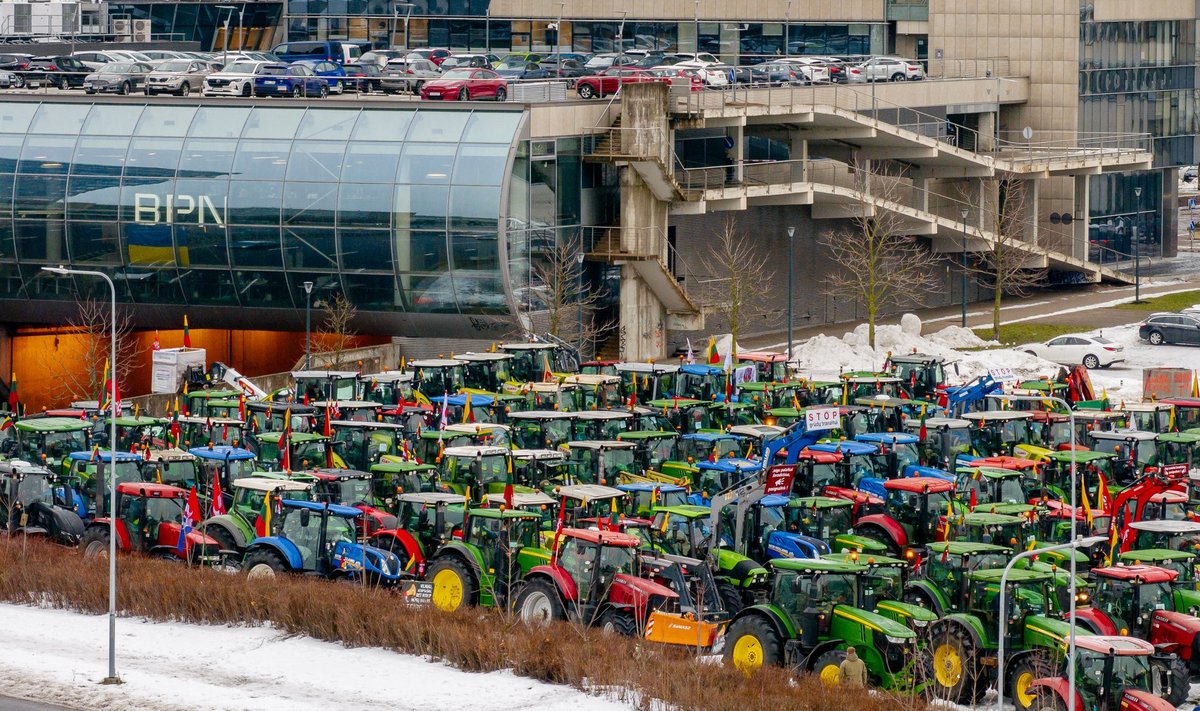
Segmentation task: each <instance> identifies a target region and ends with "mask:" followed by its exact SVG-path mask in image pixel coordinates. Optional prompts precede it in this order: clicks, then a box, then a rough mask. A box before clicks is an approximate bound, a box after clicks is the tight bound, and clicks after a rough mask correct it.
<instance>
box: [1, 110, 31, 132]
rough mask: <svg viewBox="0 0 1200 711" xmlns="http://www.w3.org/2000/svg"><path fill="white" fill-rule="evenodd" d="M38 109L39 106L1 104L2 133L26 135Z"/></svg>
mask: <svg viewBox="0 0 1200 711" xmlns="http://www.w3.org/2000/svg"><path fill="white" fill-rule="evenodd" d="M37 109H38V105H37V104H17V103H12V102H9V103H4V104H0V133H16V134H19V135H24V134H25V133H26V132H27V131H28V130H29V122H30V121H32V120H33V115H34V114H35V113H37Z"/></svg>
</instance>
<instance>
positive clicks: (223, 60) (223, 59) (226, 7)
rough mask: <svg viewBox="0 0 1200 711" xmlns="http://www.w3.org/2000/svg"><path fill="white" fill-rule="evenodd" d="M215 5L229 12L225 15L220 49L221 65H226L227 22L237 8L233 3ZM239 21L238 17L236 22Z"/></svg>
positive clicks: (227, 56) (227, 49) (227, 60)
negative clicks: (222, 41) (222, 40)
mask: <svg viewBox="0 0 1200 711" xmlns="http://www.w3.org/2000/svg"><path fill="white" fill-rule="evenodd" d="M216 7H217V8H219V9H221V10H228V11H229V14H228V15H226V16H225V31H224V32H222V33H221V34H222V37H223V39H224V43H223V46H222V49H221V66H227V65H228V64H229V22H230V20H232V19H233V11H234V10H236V9H237V8H236V7H234V6H233V5H217V6H216ZM241 22H242V21H241V18H240V17H239V19H238V24H239V25H240V24H241ZM239 32H240V30H239Z"/></svg>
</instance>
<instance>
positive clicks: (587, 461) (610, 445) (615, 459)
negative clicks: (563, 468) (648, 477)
mask: <svg viewBox="0 0 1200 711" xmlns="http://www.w3.org/2000/svg"><path fill="white" fill-rule="evenodd" d="M564 447H566V450H567V456H568V463H567V471H568V472H569V473H570V477H571V479H572V481H574V482H577V483H580V484H602V485H606V486H607V485H612V484H617V483H618V482H619V481H620V480H621V475H622V474H637V473H640V471H641V470H640V468H639V466H638V458H637V451H636V446H635V445H634V443H633V442H622V441H619V440H579V441H573V442H567V443H566V444H565V445H564Z"/></svg>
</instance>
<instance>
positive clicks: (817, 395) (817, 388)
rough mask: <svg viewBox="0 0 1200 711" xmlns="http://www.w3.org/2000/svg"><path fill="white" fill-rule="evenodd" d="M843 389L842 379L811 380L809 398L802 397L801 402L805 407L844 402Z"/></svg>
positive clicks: (808, 390) (809, 382)
mask: <svg viewBox="0 0 1200 711" xmlns="http://www.w3.org/2000/svg"><path fill="white" fill-rule="evenodd" d="M843 390H844V388H843V386H842V382H841V381H840V380H810V381H808V389H807V398H803V397H802V398H800V404H801V405H803V406H804V407H812V406H815V405H836V404H838V403H839V402H842V395H843Z"/></svg>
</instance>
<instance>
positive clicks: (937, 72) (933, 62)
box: [923, 57, 1012, 79]
mask: <svg viewBox="0 0 1200 711" xmlns="http://www.w3.org/2000/svg"><path fill="white" fill-rule="evenodd" d="M923 61H924V62H925V64H926V68H925V75H926V77H928V78H929V79H980V78H985V79H986V78H991V77H1008V76H1012V63H1011V62H1010V61H1009V59H1008V57H980V58H977V59H926V60H923Z"/></svg>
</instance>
